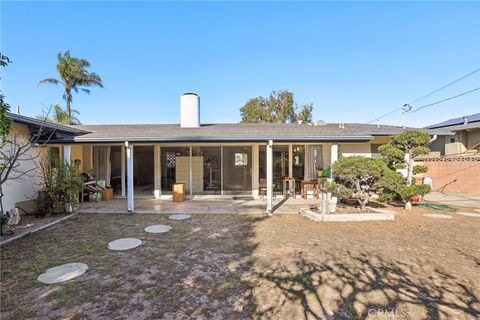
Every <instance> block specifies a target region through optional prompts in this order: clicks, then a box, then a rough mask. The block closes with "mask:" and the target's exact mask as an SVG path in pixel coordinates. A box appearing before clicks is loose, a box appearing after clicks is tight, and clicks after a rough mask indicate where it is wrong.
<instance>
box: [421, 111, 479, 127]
mask: <svg viewBox="0 0 480 320" xmlns="http://www.w3.org/2000/svg"><path fill="white" fill-rule="evenodd" d="M426 128H428V129H444V130H450V131H462V130H471V129H477V128H480V113H475V114H472V115H469V116H464V117H459V118H454V119H450V120H447V121H443V122H440V123H437V124H432V125H430V126H427V127H426Z"/></svg>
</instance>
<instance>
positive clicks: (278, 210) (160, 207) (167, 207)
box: [78, 197, 318, 214]
mask: <svg viewBox="0 0 480 320" xmlns="http://www.w3.org/2000/svg"><path fill="white" fill-rule="evenodd" d="M317 201H318V200H316V199H307V200H305V199H302V198H300V197H297V198H295V199H294V198H289V199H282V198H281V197H277V198H276V199H273V201H272V209H273V212H274V213H275V214H297V213H298V211H299V209H300V208H305V207H308V206H310V205H314V204H316V203H317ZM265 205H266V200H262V199H253V198H250V197H233V198H216V199H212V198H210V199H201V198H200V199H199V198H193V199H187V200H186V201H184V202H173V201H172V200H171V199H154V198H136V199H135V212H136V213H152V214H156V213H168V214H170V213H187V214H258V213H265V212H266V210H265ZM78 211H79V212H81V213H127V212H129V211H128V210H127V199H124V198H123V199H122V198H116V199H113V200H111V201H99V202H84V203H82V204H81V206H80V209H79V210H78Z"/></svg>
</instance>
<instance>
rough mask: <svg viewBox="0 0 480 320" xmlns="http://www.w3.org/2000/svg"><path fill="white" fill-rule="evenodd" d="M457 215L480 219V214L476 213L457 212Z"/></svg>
mask: <svg viewBox="0 0 480 320" xmlns="http://www.w3.org/2000/svg"><path fill="white" fill-rule="evenodd" d="M457 214H459V215H461V216H465V217H474V218H480V213H475V212H462V211H460V212H457Z"/></svg>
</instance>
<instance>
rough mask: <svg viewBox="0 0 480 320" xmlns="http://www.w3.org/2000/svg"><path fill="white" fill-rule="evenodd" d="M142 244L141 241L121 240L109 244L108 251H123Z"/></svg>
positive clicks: (133, 239)
mask: <svg viewBox="0 0 480 320" xmlns="http://www.w3.org/2000/svg"><path fill="white" fill-rule="evenodd" d="M141 244H142V240H140V239H135V238H123V239H118V240H114V241H112V242H110V243H109V244H108V249H110V250H115V251H123V250H128V249H133V248H136V247H138V246H139V245H141Z"/></svg>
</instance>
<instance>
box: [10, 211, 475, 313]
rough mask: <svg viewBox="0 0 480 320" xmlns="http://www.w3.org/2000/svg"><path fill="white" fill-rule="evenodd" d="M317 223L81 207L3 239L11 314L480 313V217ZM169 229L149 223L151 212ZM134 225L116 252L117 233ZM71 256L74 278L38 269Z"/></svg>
mask: <svg viewBox="0 0 480 320" xmlns="http://www.w3.org/2000/svg"><path fill="white" fill-rule="evenodd" d="M424 212H428V210H425V209H416V211H414V212H413V213H412V214H408V215H407V214H402V215H398V216H397V218H396V220H395V221H394V222H366V223H365V222H364V223H314V222H311V221H310V220H307V219H304V218H302V217H301V216H299V215H284V216H274V217H272V218H266V217H264V216H248V215H242V216H235V215H194V216H193V218H192V219H190V220H185V221H169V220H168V219H167V217H166V216H165V215H143V214H136V215H124V214H96V215H94V214H81V215H80V216H79V217H78V218H76V219H72V220H67V221H64V222H62V223H60V224H58V225H56V226H53V227H51V228H49V229H47V230H44V231H41V232H39V233H36V234H33V235H31V236H28V237H26V238H23V239H20V240H18V241H14V242H13V243H11V244H7V245H6V246H4V247H2V252H1V258H2V269H1V276H2V278H1V295H2V304H1V311H2V313H1V318H2V319H29V318H30V319H38V318H67V319H75V318H90V319H113V318H115V319H190V318H202V319H238V318H265V319H271V318H274V319H287V318H289V319H304V318H308V319H315V318H333V319H349V318H351V319H354V318H368V319H386V317H387V316H388V317H389V318H388V319H449V318H456V319H474V318H476V317H479V316H480V302H479V299H480V292H479V287H480V283H479V280H478V274H479V271H480V270H479V269H480V243H479V240H478V239H479V231H478V230H479V229H478V223H479V220H475V218H468V217H460V216H455V217H454V219H449V220H437V219H431V218H426V217H423V216H422V215H421V213H424ZM159 223H163V224H169V225H171V226H172V227H173V230H172V231H170V232H169V233H167V234H161V235H154V234H148V233H145V232H144V231H143V229H144V228H145V227H146V226H148V225H152V224H159ZM123 237H136V238H139V239H141V240H143V241H144V242H145V243H144V244H143V245H142V246H140V247H139V248H136V249H133V250H130V251H125V252H113V251H109V250H108V249H107V244H108V242H109V241H112V240H115V239H118V238H123ZM67 262H84V263H86V264H88V266H89V270H88V272H87V273H86V274H85V275H83V276H81V277H79V278H77V279H75V280H73V281H70V282H67V283H63V284H57V285H50V286H47V285H43V284H41V283H39V282H38V281H37V280H36V277H37V276H38V275H39V274H40V273H42V272H43V271H44V270H45V269H47V268H50V267H53V266H56V265H59V264H62V263H67Z"/></svg>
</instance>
